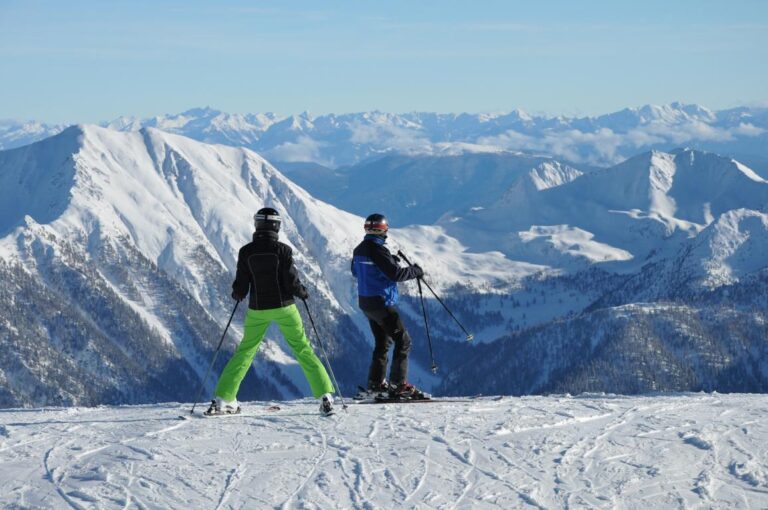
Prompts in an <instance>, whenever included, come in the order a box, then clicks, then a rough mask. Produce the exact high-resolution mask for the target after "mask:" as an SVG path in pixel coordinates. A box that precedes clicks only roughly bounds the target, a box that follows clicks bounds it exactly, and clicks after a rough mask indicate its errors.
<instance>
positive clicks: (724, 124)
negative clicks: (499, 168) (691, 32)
mask: <svg viewBox="0 0 768 510" xmlns="http://www.w3.org/2000/svg"><path fill="white" fill-rule="evenodd" d="M103 125H104V126H107V127H111V128H114V129H119V130H138V129H140V128H142V127H155V128H158V129H162V130H164V131H168V132H173V133H177V134H181V135H184V136H187V137H190V138H193V139H196V140H200V141H204V142H208V143H218V144H226V145H233V146H244V147H248V148H250V149H253V150H255V151H257V152H259V153H260V154H263V155H264V156H265V157H267V158H268V159H269V160H270V161H273V162H280V163H282V162H312V163H316V164H321V165H324V166H327V167H331V168H337V167H342V166H348V165H353V164H357V163H359V162H362V161H364V160H367V159H370V158H374V157H380V156H382V155H385V154H393V153H394V154H401V155H430V156H439V155H461V154H474V153H499V152H509V151H512V152H515V151H524V152H526V153H529V154H531V153H532V154H534V155H539V154H544V155H548V156H551V157H554V158H557V159H559V160H562V161H569V162H571V163H575V164H577V166H581V167H583V168H586V166H587V165H592V166H610V165H614V164H617V163H619V162H621V161H623V160H624V159H627V158H629V157H631V156H634V155H636V154H638V153H639V152H643V151H648V150H651V149H657V150H663V151H667V150H671V149H674V148H676V147H682V146H688V147H692V148H696V149H700V150H707V151H712V152H717V153H719V154H723V155H727V156H733V157H736V158H737V159H739V160H742V161H744V162H746V163H747V164H749V165H751V166H752V167H753V169H754V170H756V171H758V173H760V174H761V175H763V176H764V177H768V153H767V152H766V147H768V108H761V107H738V108H731V109H727V110H720V111H712V110H709V109H707V108H705V107H703V106H699V105H695V104H683V103H672V104H669V105H662V106H657V105H646V106H642V107H639V108H626V109H624V110H621V111H618V112H613V113H609V114H606V115H600V116H596V117H565V116H556V117H549V116H541V115H529V114H527V113H525V112H522V111H520V110H514V111H512V112H509V113H481V114H469V113H461V114H438V113H419V112H415V113H406V114H393V113H383V112H361V113H349V114H327V115H320V116H313V115H311V114H309V113H306V112H305V113H302V114H300V115H290V116H280V115H275V114H271V113H257V114H237V113H235V114H232V113H226V112H221V111H218V110H215V109H211V108H195V109H191V110H188V111H186V112H183V113H179V114H168V115H160V116H156V117H151V118H146V119H139V118H136V117H121V118H118V119H115V120H113V121H109V122H105V123H104V124H103ZM52 128H53V127H48V128H46V129H47V130H40V131H39V133H37V138H36V139H42V138H43V137H45V136H50V134H53V132H52V131H50V129H52ZM16 129H17V130H18V131H19V133H20V134H19V133H16V134H15V133H14V129H13V123H8V124H6V125H5V127H2V128H0V148H11V147H18V146H20V145H22V144H24V143H31V142H32V141H33V138H30V133H32V134H34V131H35V130H34V129H31V128H30V126H29V125H23V124H18V125H17V126H16ZM56 129H60V128H58V127H57V128H56ZM277 166H278V168H279V167H280V164H278V165H277Z"/></svg>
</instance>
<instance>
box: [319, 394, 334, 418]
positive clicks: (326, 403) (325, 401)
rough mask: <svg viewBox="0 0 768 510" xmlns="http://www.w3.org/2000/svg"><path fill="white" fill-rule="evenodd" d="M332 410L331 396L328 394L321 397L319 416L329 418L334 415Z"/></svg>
mask: <svg viewBox="0 0 768 510" xmlns="http://www.w3.org/2000/svg"><path fill="white" fill-rule="evenodd" d="M334 412H335V411H334V410H333V396H332V395H331V394H330V393H326V394H325V395H323V398H322V399H321V400H320V414H322V415H323V416H330V415H332V414H333V413H334Z"/></svg>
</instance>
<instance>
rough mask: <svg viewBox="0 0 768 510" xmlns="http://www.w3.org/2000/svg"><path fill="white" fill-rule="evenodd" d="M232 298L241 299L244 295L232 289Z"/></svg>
mask: <svg viewBox="0 0 768 510" xmlns="http://www.w3.org/2000/svg"><path fill="white" fill-rule="evenodd" d="M232 299H234V300H235V301H242V300H243V299H245V295H243V294H240V293H239V292H237V291H236V290H233V291H232Z"/></svg>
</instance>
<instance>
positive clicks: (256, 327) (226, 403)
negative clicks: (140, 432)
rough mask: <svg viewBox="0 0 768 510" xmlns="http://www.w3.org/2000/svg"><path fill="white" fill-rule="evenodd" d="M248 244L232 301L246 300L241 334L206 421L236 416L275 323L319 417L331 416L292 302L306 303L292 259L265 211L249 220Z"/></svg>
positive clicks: (319, 370)
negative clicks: (251, 222) (243, 388)
mask: <svg viewBox="0 0 768 510" xmlns="http://www.w3.org/2000/svg"><path fill="white" fill-rule="evenodd" d="M254 221H255V224H256V232H255V233H254V234H253V241H252V242H250V243H248V244H246V245H245V246H243V247H242V248H241V249H240V253H239V254H238V256H237V275H236V276H235V282H234V283H233V284H232V298H234V299H236V300H238V301H240V300H242V299H245V297H246V296H248V295H249V294H250V298H249V302H248V311H247V312H246V315H245V324H244V330H245V331H244V334H243V339H242V341H241V342H240V345H239V346H238V348H237V350H236V351H235V354H234V355H233V356H232V358H231V359H230V360H229V362H228V363H227V366H225V367H224V371H223V372H222V373H221V376H220V377H219V382H218V384H217V385H216V399H215V400H214V401H213V402H212V403H211V407H210V408H209V409H208V410H207V411H206V412H205V414H208V415H214V414H233V413H238V412H240V406H239V404H238V403H237V392H238V390H239V389H240V383H241V382H242V380H243V378H244V377H245V374H246V373H247V372H248V369H249V368H250V366H251V363H252V362H253V357H254V356H255V355H256V352H257V351H258V350H259V345H260V344H261V340H262V339H263V338H264V334H265V333H266V331H267V328H268V327H269V325H270V324H271V323H272V322H275V323H277V325H278V327H279V328H280V331H281V332H282V333H283V336H285V340H286V341H287V342H288V345H289V346H290V347H291V350H292V351H293V355H294V357H295V358H296V360H297V361H298V362H299V365H301V369H302V370H303V371H304V376H305V377H306V378H307V381H308V382H309V386H310V387H311V388H312V394H313V395H314V396H315V398H319V399H321V403H320V412H321V413H322V414H331V413H332V412H333V397H332V395H331V394H332V393H333V391H334V390H333V384H332V383H331V380H330V379H329V378H328V373H327V372H326V371H325V367H324V366H323V364H322V362H321V361H320V359H319V358H318V357H317V355H315V352H314V351H313V350H312V346H311V345H310V344H309V340H308V339H307V335H306V334H305V333H304V326H303V325H302V323H301V316H299V311H298V309H297V308H296V305H295V303H294V300H293V296H297V297H299V298H301V299H307V297H308V294H307V290H306V289H305V288H304V285H302V284H301V281H300V280H299V277H298V275H297V273H296V268H295V267H294V265H293V253H292V251H291V248H290V247H289V246H287V245H286V244H283V243H281V242H280V241H278V232H279V231H280V222H281V219H280V215H279V214H278V212H277V211H276V210H274V209H272V208H270V207H265V208H263V209H260V210H259V211H258V212H257V213H256V214H255V215H254Z"/></svg>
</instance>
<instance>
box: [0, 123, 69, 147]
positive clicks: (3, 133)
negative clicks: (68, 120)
mask: <svg viewBox="0 0 768 510" xmlns="http://www.w3.org/2000/svg"><path fill="white" fill-rule="evenodd" d="M64 128H66V126H62V125H56V124H46V123H43V122H36V121H15V120H10V119H0V150H5V149H12V148H14V147H21V146H24V145H28V144H30V143H34V142H37V141H39V140H43V139H45V138H48V137H49V136H53V135H55V134H57V133H60V132H61V131H62V130H63V129H64Z"/></svg>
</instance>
